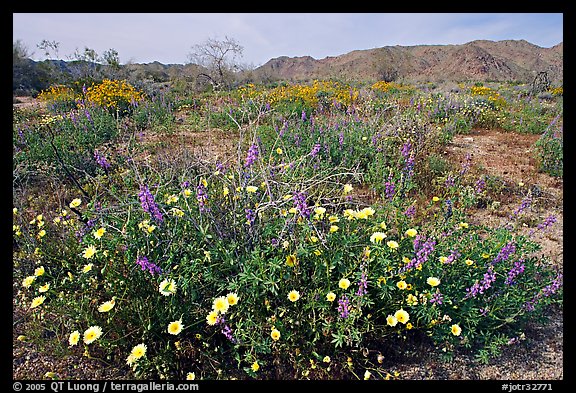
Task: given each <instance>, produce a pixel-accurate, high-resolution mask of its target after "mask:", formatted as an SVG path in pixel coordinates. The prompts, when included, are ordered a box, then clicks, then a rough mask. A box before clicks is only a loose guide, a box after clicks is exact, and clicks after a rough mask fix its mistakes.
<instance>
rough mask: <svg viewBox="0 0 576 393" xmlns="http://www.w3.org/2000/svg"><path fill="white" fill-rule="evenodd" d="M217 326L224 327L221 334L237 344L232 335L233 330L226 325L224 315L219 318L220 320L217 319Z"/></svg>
mask: <svg viewBox="0 0 576 393" xmlns="http://www.w3.org/2000/svg"><path fill="white" fill-rule="evenodd" d="M216 324H217V325H221V326H222V329H221V330H220V332H221V333H222V334H223V335H224V336H225V337H226V338H227V339H228V340H230V341H232V342H233V343H235V342H236V339H235V338H234V335H233V334H232V329H231V328H230V326H228V324H227V323H226V319H224V317H223V316H222V315H219V316H218V318H217V319H216Z"/></svg>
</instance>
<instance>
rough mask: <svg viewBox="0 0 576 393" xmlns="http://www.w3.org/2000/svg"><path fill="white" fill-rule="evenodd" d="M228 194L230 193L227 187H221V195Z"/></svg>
mask: <svg viewBox="0 0 576 393" xmlns="http://www.w3.org/2000/svg"><path fill="white" fill-rule="evenodd" d="M228 194H230V189H229V188H228V187H226V186H224V187H223V188H222V195H224V196H226V195H228Z"/></svg>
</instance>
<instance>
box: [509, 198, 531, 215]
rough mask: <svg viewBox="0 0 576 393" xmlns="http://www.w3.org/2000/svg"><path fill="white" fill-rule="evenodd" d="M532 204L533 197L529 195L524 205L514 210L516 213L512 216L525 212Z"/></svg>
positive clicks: (524, 200)
mask: <svg viewBox="0 0 576 393" xmlns="http://www.w3.org/2000/svg"><path fill="white" fill-rule="evenodd" d="M531 204H532V195H530V194H528V195H526V198H524V199H522V203H521V204H520V206H519V207H518V208H517V209H516V210H514V213H512V215H513V216H517V215H519V214H520V213H522V212H523V211H524V210H526V209H527V208H529V207H530V205H531Z"/></svg>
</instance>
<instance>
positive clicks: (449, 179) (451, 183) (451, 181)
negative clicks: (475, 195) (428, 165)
mask: <svg viewBox="0 0 576 393" xmlns="http://www.w3.org/2000/svg"><path fill="white" fill-rule="evenodd" d="M444 185H445V186H446V187H448V188H449V187H454V177H452V175H448V176H447V177H446V181H445V182H444Z"/></svg>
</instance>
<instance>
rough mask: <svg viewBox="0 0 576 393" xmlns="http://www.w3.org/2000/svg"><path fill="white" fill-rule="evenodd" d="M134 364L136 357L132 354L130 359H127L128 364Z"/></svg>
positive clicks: (129, 356)
mask: <svg viewBox="0 0 576 393" xmlns="http://www.w3.org/2000/svg"><path fill="white" fill-rule="evenodd" d="M134 362H136V359H135V358H134V355H132V354H130V355H128V357H127V358H126V364H127V365H129V366H131V365H133V364H134Z"/></svg>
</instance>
